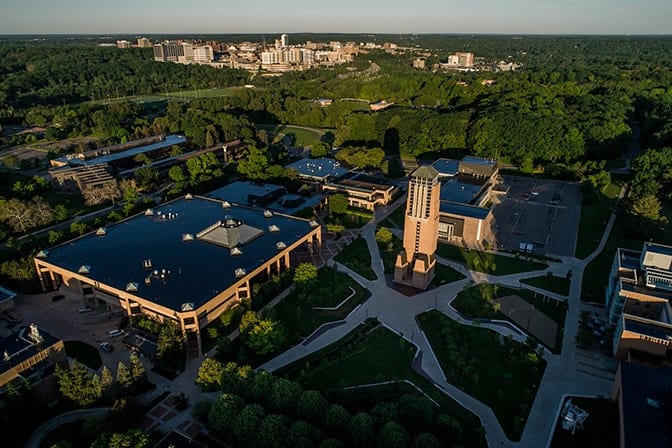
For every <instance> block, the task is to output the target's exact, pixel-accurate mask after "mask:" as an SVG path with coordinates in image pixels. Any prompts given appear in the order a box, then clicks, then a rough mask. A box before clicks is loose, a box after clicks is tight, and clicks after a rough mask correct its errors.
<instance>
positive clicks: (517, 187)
mask: <svg viewBox="0 0 672 448" xmlns="http://www.w3.org/2000/svg"><path fill="white" fill-rule="evenodd" d="M503 179H504V186H505V188H506V189H507V190H508V191H507V193H506V194H499V195H496V197H495V198H494V201H493V202H494V204H493V205H494V207H493V218H494V219H493V221H492V228H491V231H492V233H493V234H494V238H495V241H496V245H497V247H498V248H502V249H506V250H514V251H515V250H519V249H520V245H521V243H522V244H525V245H526V247H530V246H529V245H532V246H531V247H532V248H533V252H534V253H538V254H547V255H556V256H573V255H574V250H575V248H576V240H577V234H578V231H579V219H580V217H581V191H580V188H579V184H578V183H575V182H564V181H554V180H546V179H530V178H525V177H516V176H503ZM598 224H599V225H601V223H598Z"/></svg>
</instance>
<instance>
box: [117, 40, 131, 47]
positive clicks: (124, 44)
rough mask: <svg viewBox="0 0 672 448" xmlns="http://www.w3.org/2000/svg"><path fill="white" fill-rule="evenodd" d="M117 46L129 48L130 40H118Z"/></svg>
mask: <svg viewBox="0 0 672 448" xmlns="http://www.w3.org/2000/svg"><path fill="white" fill-rule="evenodd" d="M117 48H131V42H130V41H127V40H118V41H117Z"/></svg>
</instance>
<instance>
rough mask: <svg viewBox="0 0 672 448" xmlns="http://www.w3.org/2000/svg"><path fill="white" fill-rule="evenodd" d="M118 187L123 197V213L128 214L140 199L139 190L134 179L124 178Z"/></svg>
mask: <svg viewBox="0 0 672 448" xmlns="http://www.w3.org/2000/svg"><path fill="white" fill-rule="evenodd" d="M119 189H120V190H121V192H122V195H123V198H124V214H125V215H126V216H128V215H129V214H130V213H131V211H133V209H134V208H135V205H136V204H137V203H138V201H139V200H140V192H139V191H138V187H137V185H136V183H135V179H124V180H122V181H121V182H120V183H119Z"/></svg>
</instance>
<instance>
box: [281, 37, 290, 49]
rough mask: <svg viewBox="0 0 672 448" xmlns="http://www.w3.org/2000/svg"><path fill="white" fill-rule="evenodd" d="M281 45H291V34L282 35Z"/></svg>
mask: <svg viewBox="0 0 672 448" xmlns="http://www.w3.org/2000/svg"><path fill="white" fill-rule="evenodd" d="M280 45H281V46H282V47H283V48H284V47H289V36H288V35H286V34H283V35H281V36H280Z"/></svg>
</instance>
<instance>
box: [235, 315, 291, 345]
mask: <svg viewBox="0 0 672 448" xmlns="http://www.w3.org/2000/svg"><path fill="white" fill-rule="evenodd" d="M239 330H240V333H241V334H242V335H243V336H244V337H245V343H246V344H247V346H248V347H249V348H250V349H251V350H252V351H254V352H255V353H257V354H259V355H263V354H266V353H271V352H272V351H274V350H276V349H277V348H278V347H279V346H280V345H281V344H282V343H283V342H284V341H285V338H286V337H287V334H286V332H285V329H284V327H283V326H282V324H281V323H280V322H278V321H274V320H271V319H261V318H259V316H257V314H256V313H255V312H254V311H248V312H247V313H245V314H244V315H243V318H242V320H241V321H240V327H239Z"/></svg>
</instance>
